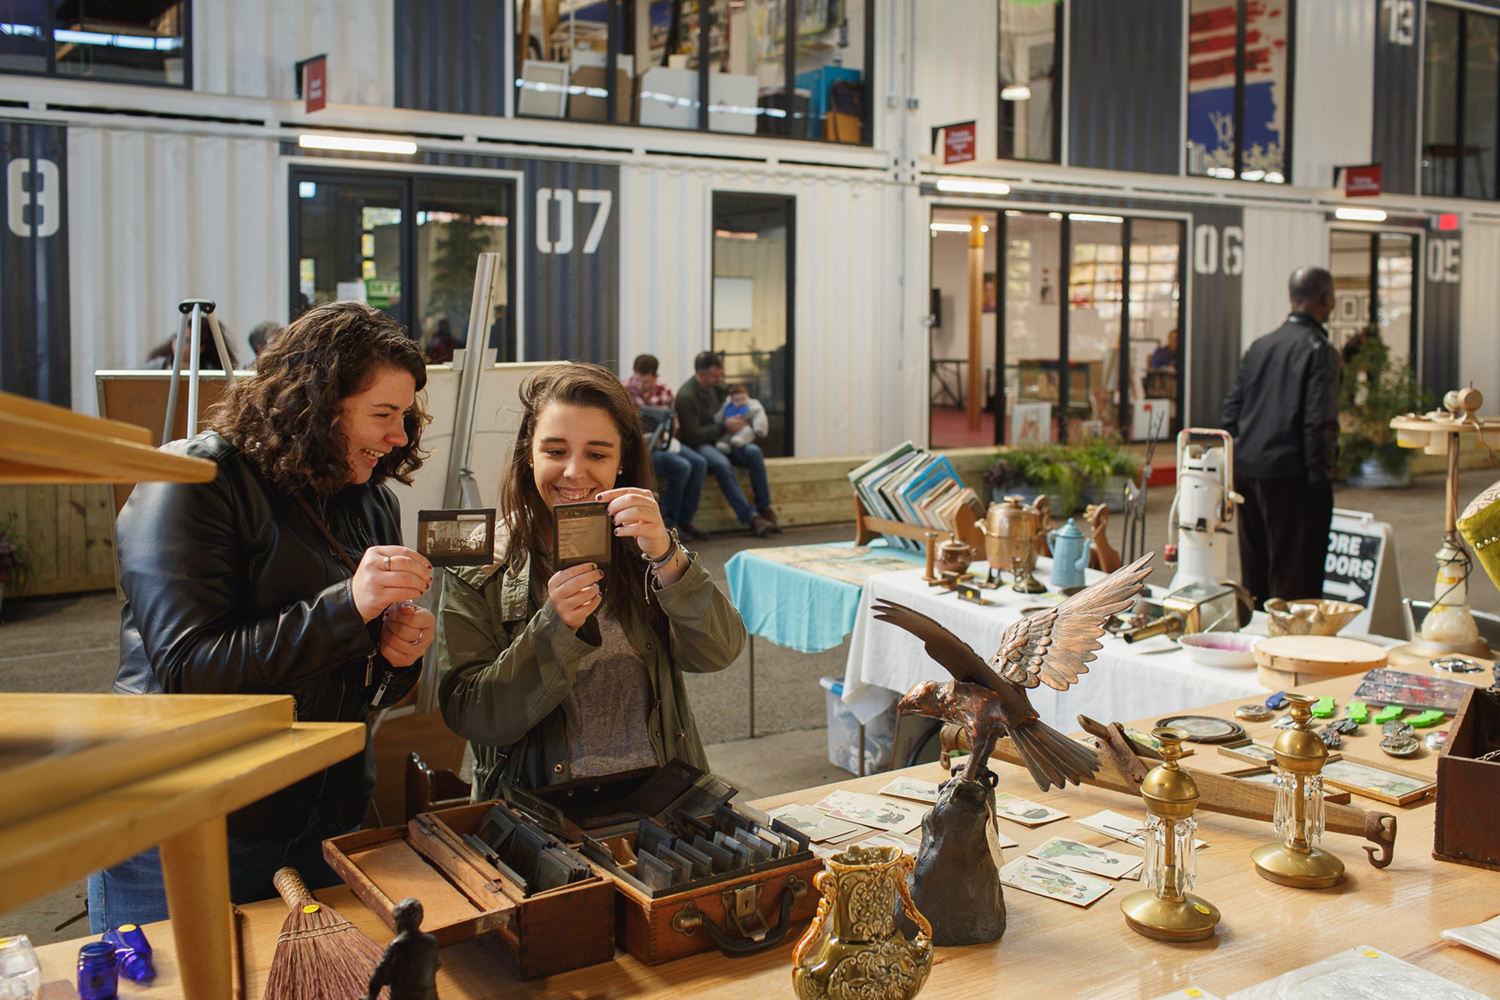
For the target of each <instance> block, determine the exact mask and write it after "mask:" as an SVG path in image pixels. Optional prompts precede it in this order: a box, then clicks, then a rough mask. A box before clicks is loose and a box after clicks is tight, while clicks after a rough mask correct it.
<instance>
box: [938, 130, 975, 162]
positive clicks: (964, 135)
mask: <svg viewBox="0 0 1500 1000" xmlns="http://www.w3.org/2000/svg"><path fill="white" fill-rule="evenodd" d="M972 159H974V123H973V122H964V123H962V124H960V125H949V126H947V127H945V128H944V129H943V162H944V163H967V162H968V161H969V160H972Z"/></svg>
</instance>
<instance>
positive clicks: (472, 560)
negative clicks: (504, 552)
mask: <svg viewBox="0 0 1500 1000" xmlns="http://www.w3.org/2000/svg"><path fill="white" fill-rule="evenodd" d="M417 551H418V552H420V553H422V555H424V556H426V557H427V561H428V562H430V563H432V565H434V566H487V565H489V564H490V563H492V562H494V561H495V508H493V507H484V508H476V509H473V510H419V511H417Z"/></svg>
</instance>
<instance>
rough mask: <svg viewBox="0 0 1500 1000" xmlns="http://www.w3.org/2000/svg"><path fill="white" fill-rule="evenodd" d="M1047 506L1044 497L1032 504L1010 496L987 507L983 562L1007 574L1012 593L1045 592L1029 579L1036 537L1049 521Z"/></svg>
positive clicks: (1033, 579) (1039, 584) (1039, 585)
mask: <svg viewBox="0 0 1500 1000" xmlns="http://www.w3.org/2000/svg"><path fill="white" fill-rule="evenodd" d="M1046 503H1047V498H1046V497H1045V496H1041V497H1038V498H1037V500H1036V502H1035V503H1027V502H1026V501H1025V499H1024V498H1023V497H1017V496H1009V497H1006V498H1005V500H1004V502H1002V503H992V504H990V509H989V510H988V511H987V512H986V513H985V516H984V523H983V525H982V527H983V528H984V555H985V558H986V559H987V560H988V561H989V564H990V566H991V567H992V568H994V569H1002V570H1009V571H1010V573H1011V576H1012V578H1013V579H1014V582H1013V583H1012V585H1011V589H1012V590H1014V591H1016V592H1017V593H1021V594H1040V593H1041V592H1042V591H1044V590H1046V589H1047V588H1046V587H1044V586H1042V585H1041V583H1040V582H1039V581H1038V580H1037V579H1036V577H1034V576H1032V575H1031V571H1032V570H1033V569H1035V568H1036V539H1037V535H1038V534H1040V532H1041V531H1042V525H1043V524H1044V522H1045V521H1046V520H1047V519H1048V518H1047V509H1046Z"/></svg>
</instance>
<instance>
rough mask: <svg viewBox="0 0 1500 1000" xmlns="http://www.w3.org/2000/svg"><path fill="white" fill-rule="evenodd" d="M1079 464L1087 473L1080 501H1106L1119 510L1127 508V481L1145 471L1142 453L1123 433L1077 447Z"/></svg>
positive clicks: (1132, 480)
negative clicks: (1133, 448)
mask: <svg viewBox="0 0 1500 1000" xmlns="http://www.w3.org/2000/svg"><path fill="white" fill-rule="evenodd" d="M1073 450H1074V451H1075V452H1076V456H1077V457H1076V462H1077V464H1078V467H1079V469H1080V470H1082V472H1083V473H1084V475H1085V476H1086V477H1087V478H1086V480H1085V483H1084V488H1083V495H1082V496H1081V497H1080V501H1081V502H1082V503H1083V504H1085V505H1087V504H1091V503H1105V504H1108V505H1109V509H1110V510H1112V511H1115V512H1116V513H1119V512H1120V511H1123V510H1124V509H1125V484H1126V483H1127V482H1135V481H1136V480H1137V479H1139V478H1140V474H1141V464H1142V458H1141V456H1140V455H1139V454H1138V453H1136V452H1134V451H1132V450H1131V449H1129V448H1127V447H1126V446H1125V442H1124V440H1123V439H1122V438H1120V437H1103V438H1094V439H1092V440H1090V441H1088V442H1086V443H1084V444H1081V445H1078V446H1077V447H1076V448H1075V449H1073Z"/></svg>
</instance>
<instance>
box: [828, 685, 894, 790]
mask: <svg viewBox="0 0 1500 1000" xmlns="http://www.w3.org/2000/svg"><path fill="white" fill-rule="evenodd" d="M818 683H819V684H821V685H823V690H824V691H825V692H827V695H826V697H827V699H828V760H829V763H831V764H833V765H834V766H835V767H841V768H843V769H844V770H846V771H848V772H849V773H851V774H857V775H864V774H874V773H876V772H877V771H884V770H886V769H887V768H888V767H890V766H891V746H892V744H893V743H894V742H895V734H896V705H895V703H894V702H892V703H891V707H890V708H888V709H886V710H885V711H884V712H882V713H880V714H879V715H878V716H876V717H875V718H873V719H871V720H870V721H869V723H867V724H866V725H865V726H864V728H863V731H862V732H861V728H860V725H859V719H858V718H856V717H855V715H854V713H853V712H851V711H849V708H848V706H846V705H845V704H844V702H843V697H844V679H843V678H842V677H823V678H821V679H819V681H818ZM861 756H863V760H864V767H863V768H861V767H860V759H861Z"/></svg>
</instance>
